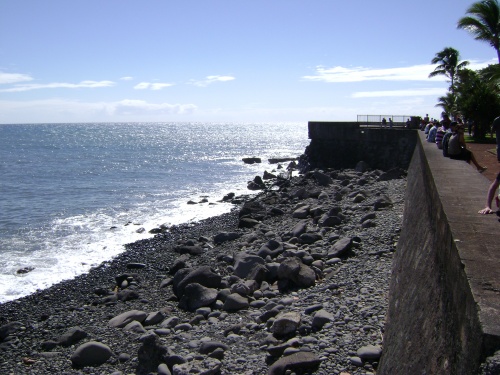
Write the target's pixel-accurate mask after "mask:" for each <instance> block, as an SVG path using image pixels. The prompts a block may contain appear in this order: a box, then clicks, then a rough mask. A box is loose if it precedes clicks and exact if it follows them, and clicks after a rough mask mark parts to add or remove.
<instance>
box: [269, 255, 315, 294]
mask: <svg viewBox="0 0 500 375" xmlns="http://www.w3.org/2000/svg"><path fill="white" fill-rule="evenodd" d="M278 278H279V279H280V280H290V281H292V282H293V283H294V284H295V285H296V286H298V287H300V288H308V287H310V286H313V285H314V283H315V282H316V273H315V272H314V270H313V269H312V268H311V267H309V266H306V265H305V264H304V263H302V261H301V260H300V259H299V258H296V257H291V258H286V259H285V260H284V261H283V262H281V263H280V266H279V268H278Z"/></svg>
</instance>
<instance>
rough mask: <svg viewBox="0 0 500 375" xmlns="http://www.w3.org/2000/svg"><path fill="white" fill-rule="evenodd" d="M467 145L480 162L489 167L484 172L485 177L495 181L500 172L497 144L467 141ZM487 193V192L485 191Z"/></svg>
mask: <svg viewBox="0 0 500 375" xmlns="http://www.w3.org/2000/svg"><path fill="white" fill-rule="evenodd" d="M467 147H468V148H469V150H471V151H472V152H473V153H474V155H475V157H476V159H477V161H478V163H479V164H480V165H482V166H484V167H487V168H488V169H487V170H486V171H484V172H483V175H484V177H486V178H487V179H488V180H490V181H493V180H494V179H495V178H496V176H497V174H498V172H500V163H499V162H498V161H497V156H496V153H495V152H496V151H495V150H496V145H495V144H491V143H490V144H482V143H467ZM485 195H486V192H485Z"/></svg>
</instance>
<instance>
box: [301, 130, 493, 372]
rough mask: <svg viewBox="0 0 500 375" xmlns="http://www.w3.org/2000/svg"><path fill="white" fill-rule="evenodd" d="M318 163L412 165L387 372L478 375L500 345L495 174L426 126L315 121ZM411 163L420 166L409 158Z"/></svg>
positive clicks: (387, 337)
mask: <svg viewBox="0 0 500 375" xmlns="http://www.w3.org/2000/svg"><path fill="white" fill-rule="evenodd" d="M309 138H311V144H310V145H309V146H308V148H307V149H306V156H305V159H306V161H308V162H309V163H310V164H311V166H313V167H319V168H326V167H333V168H349V167H350V168H352V167H354V166H355V165H356V163H357V162H358V161H360V160H364V161H366V162H367V163H369V164H370V165H371V166H372V167H373V168H381V169H389V168H392V167H402V168H404V169H408V186H407V191H406V200H405V211H404V218H403V227H402V232H401V237H400V240H399V241H398V247H397V250H396V253H395V256H394V264H393V273H392V278H391V285H390V296H389V311H388V316H387V324H386V329H385V333H384V345H383V347H384V349H383V354H382V358H381V361H380V365H379V367H378V371H377V373H378V374H383V375H393V374H396V375H398V374H405V375H406V374H410V375H411V374H427V375H429V374H450V375H455V374H464V375H465V374H467V375H470V374H477V372H478V370H479V366H480V364H481V362H483V361H484V359H485V357H487V356H490V355H492V354H493V353H494V352H495V351H497V350H500V245H499V241H498V234H499V230H500V224H499V223H498V222H497V220H496V217H495V216H493V215H479V214H477V211H478V210H479V209H481V208H482V207H483V206H484V201H485V196H486V192H487V190H488V186H489V181H487V180H486V178H484V177H483V176H482V175H481V174H479V173H478V172H477V171H476V170H475V168H474V167H472V166H470V165H468V164H467V163H466V162H464V161H459V160H451V159H449V158H445V157H443V155H442V151H441V150H439V149H438V148H437V147H436V145H435V144H432V143H428V142H426V141H425V136H424V134H423V133H422V132H419V131H415V130H399V129H392V130H391V129H367V128H363V127H360V126H359V125H358V124H357V123H324V122H310V123H309ZM410 160H411V163H410Z"/></svg>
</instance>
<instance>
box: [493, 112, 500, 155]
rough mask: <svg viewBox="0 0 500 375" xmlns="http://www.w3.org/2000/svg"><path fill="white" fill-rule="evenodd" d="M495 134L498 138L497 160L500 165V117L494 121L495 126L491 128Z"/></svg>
mask: <svg viewBox="0 0 500 375" xmlns="http://www.w3.org/2000/svg"><path fill="white" fill-rule="evenodd" d="M493 132H495V137H496V138H497V160H498V162H499V163H500V116H498V117H497V118H496V119H495V120H493V125H492V126H491V133H492V134H493Z"/></svg>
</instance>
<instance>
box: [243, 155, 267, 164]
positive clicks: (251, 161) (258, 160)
mask: <svg viewBox="0 0 500 375" xmlns="http://www.w3.org/2000/svg"><path fill="white" fill-rule="evenodd" d="M241 160H243V163H245V164H255V163H262V159H261V158H257V157H255V156H254V157H250V158H243V159H241Z"/></svg>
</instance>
